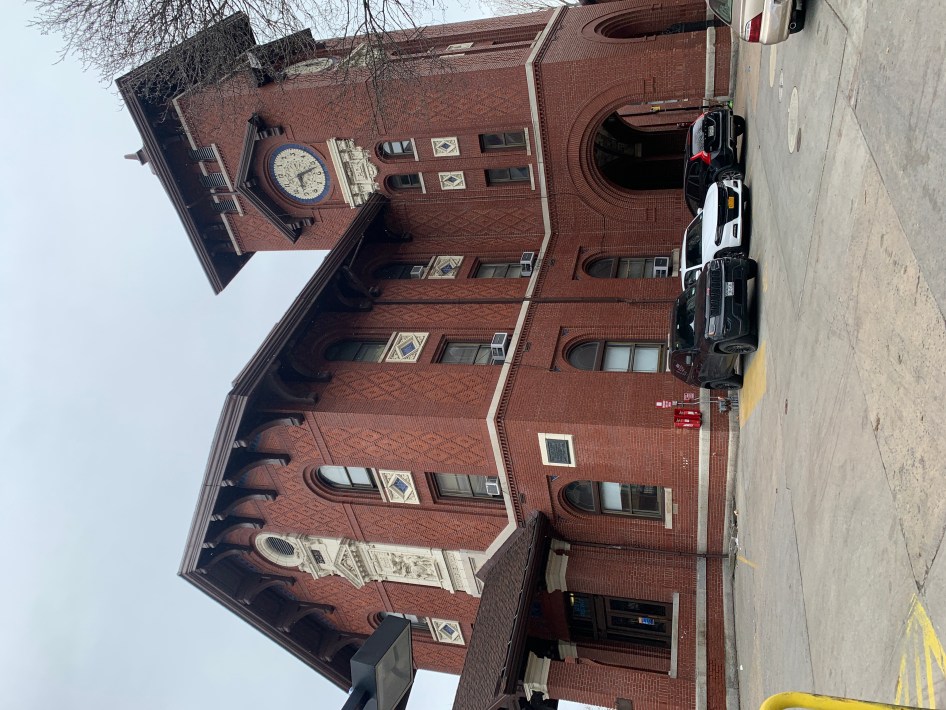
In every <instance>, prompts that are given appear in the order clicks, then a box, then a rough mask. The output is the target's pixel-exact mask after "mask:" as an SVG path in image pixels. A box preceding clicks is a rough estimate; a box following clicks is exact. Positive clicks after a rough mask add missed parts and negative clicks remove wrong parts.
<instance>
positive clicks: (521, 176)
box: [509, 167, 529, 180]
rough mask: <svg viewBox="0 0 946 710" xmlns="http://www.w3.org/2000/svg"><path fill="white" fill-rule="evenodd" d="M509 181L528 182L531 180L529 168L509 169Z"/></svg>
mask: <svg viewBox="0 0 946 710" xmlns="http://www.w3.org/2000/svg"><path fill="white" fill-rule="evenodd" d="M509 179H510V180H528V179H529V168H528V167H523V168H509Z"/></svg>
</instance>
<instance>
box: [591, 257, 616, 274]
mask: <svg viewBox="0 0 946 710" xmlns="http://www.w3.org/2000/svg"><path fill="white" fill-rule="evenodd" d="M587 272H588V275H589V276H591V277H593V278H596V279H609V278H611V275H612V274H613V273H614V259H598V260H597V261H594V262H592V263H591V264H589V265H588V269H587Z"/></svg>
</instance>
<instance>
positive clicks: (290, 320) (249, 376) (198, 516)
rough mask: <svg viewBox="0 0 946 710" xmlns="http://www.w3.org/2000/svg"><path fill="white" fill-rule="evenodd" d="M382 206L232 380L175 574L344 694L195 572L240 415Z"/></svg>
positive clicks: (349, 236)
mask: <svg viewBox="0 0 946 710" xmlns="http://www.w3.org/2000/svg"><path fill="white" fill-rule="evenodd" d="M385 202H386V199H385V198H384V196H382V195H380V194H378V193H375V194H373V195H372V196H371V197H370V198H369V199H368V201H367V202H365V203H364V204H363V205H361V207H359V208H358V214H357V215H356V216H355V219H353V220H352V222H351V224H350V225H349V227H348V229H347V230H346V231H345V233H344V234H343V235H342V236H341V238H340V239H339V241H338V243H337V245H336V246H335V248H334V249H332V250H331V251H330V252H329V253H328V255H327V256H326V257H325V260H324V261H323V262H322V264H321V265H320V266H319V268H318V269H317V270H316V272H315V274H314V275H313V276H312V278H311V279H310V280H309V282H308V283H307V284H306V285H305V287H304V288H303V289H302V291H301V292H300V293H299V295H298V296H297V297H296V299H295V300H294V301H293V303H292V305H291V306H290V307H289V310H288V311H286V313H285V315H283V317H282V318H281V319H280V320H279V321H278V322H277V323H276V325H275V326H273V329H272V330H271V331H270V333H269V335H268V336H267V337H266V339H265V340H264V341H263V344H262V345H261V346H260V348H259V349H258V350H257V351H256V354H254V355H253V357H252V358H251V359H250V361H249V363H247V365H246V367H244V368H243V371H242V372H240V374H239V375H238V376H237V378H236V379H235V380H234V381H233V387H232V389H231V390H230V393H229V394H228V395H227V398H226V400H225V401H224V406H223V411H222V412H221V414H220V421H219V423H218V425H217V431H216V432H215V433H214V440H213V444H212V447H211V451H210V457H209V459H208V461H207V467H206V469H205V471H204V479H203V482H202V483H201V487H200V494H199V496H198V500H197V507H196V509H195V511H194V517H193V519H192V521H191V528H190V531H189V533H188V536H187V543H186V547H185V549H184V556H183V558H182V560H181V566H180V569H179V570H178V574H179V575H181V576H182V577H184V578H185V579H186V580H187V581H189V582H190V583H191V584H193V585H194V586H196V587H198V588H199V589H201V590H202V591H203V592H205V593H206V594H208V595H210V596H211V597H213V598H214V599H216V600H217V601H218V602H220V603H221V604H223V605H224V606H225V607H227V608H228V609H230V611H232V612H234V613H235V614H237V615H238V616H240V617H242V618H243V619H244V620H246V621H247V622H249V623H250V624H251V625H252V626H254V627H255V628H257V629H258V630H259V631H261V632H262V633H264V634H266V635H267V636H269V637H270V638H271V639H273V640H274V641H276V642H277V643H278V644H280V645H281V646H283V647H284V648H286V649H288V650H289V651H291V652H292V653H293V654H295V655H296V656H298V657H299V658H300V659H301V660H302V661H303V662H305V663H307V664H308V665H310V666H312V667H313V668H315V669H316V670H318V671H319V672H320V673H322V675H324V676H325V677H326V678H328V679H329V680H331V681H332V682H334V683H335V684H336V685H338V686H339V687H340V688H343V689H345V690H347V689H348V687H349V683H350V680H351V679H350V678H345V677H343V676H341V675H340V674H339V672H338V670H337V669H335V668H333V667H331V666H330V665H329V664H327V663H323V662H322V661H320V660H319V659H317V658H314V657H313V656H312V654H311V653H309V652H307V651H306V649H304V648H303V647H302V646H301V645H300V644H298V643H297V642H296V641H295V640H293V639H292V638H290V637H289V635H288V634H284V633H282V632H280V631H278V630H277V629H275V628H273V627H272V626H271V625H269V624H267V623H265V622H264V621H263V620H262V619H260V618H258V617H257V616H256V615H255V614H254V613H253V612H252V610H250V609H249V608H248V607H246V606H244V605H242V604H240V603H239V602H237V601H235V600H234V599H232V598H230V597H229V596H227V595H226V594H224V593H223V592H221V591H220V590H219V589H217V588H216V587H215V586H214V585H213V584H212V583H211V582H210V581H209V580H208V578H207V577H206V576H205V575H203V574H201V573H200V572H199V570H198V567H199V561H200V556H201V552H202V550H203V547H202V545H203V543H204V541H205V539H206V536H207V528H208V526H209V524H210V522H211V516H212V514H213V511H214V506H215V504H216V502H217V496H218V494H219V492H220V491H221V486H222V484H223V481H224V474H225V473H226V470H227V465H228V462H229V459H230V456H231V454H232V452H233V450H234V449H233V442H234V440H235V439H236V437H237V433H238V430H239V427H240V421H241V419H242V418H243V414H244V410H245V409H246V406H247V403H248V402H249V400H250V397H251V395H252V394H253V392H254V390H255V389H256V387H257V386H258V385H259V384H260V382H261V381H262V380H263V378H264V377H265V376H266V374H267V373H268V372H269V369H270V367H271V365H272V364H273V363H274V362H275V360H276V358H277V357H278V356H279V355H280V353H281V352H282V350H283V349H284V348H285V347H286V344H287V343H288V342H289V340H290V339H291V338H292V337H293V335H294V334H295V333H296V331H297V330H298V328H299V327H300V326H301V325H302V324H303V323H304V322H305V320H306V318H307V317H308V316H309V314H310V312H311V309H312V307H313V306H314V305H315V302H316V300H317V299H318V298H319V296H320V295H321V294H322V292H323V291H324V289H325V288H326V286H328V285H329V284H330V283H331V280H332V278H333V277H334V276H335V274H336V272H337V271H338V270H339V268H341V266H342V264H343V263H344V262H345V260H346V259H347V258H348V256H349V255H350V254H351V252H352V251H353V250H354V249H355V248H356V247H357V245H358V244H359V242H360V240H361V238H362V236H363V235H364V232H365V230H366V229H367V228H368V227H369V226H370V225H371V223H372V221H373V220H374V219H375V218H376V217H377V215H378V214H379V212H380V211H381V208H382V206H383V205H384V203H385ZM224 490H225V489H224Z"/></svg>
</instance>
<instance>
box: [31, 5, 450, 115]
mask: <svg viewBox="0 0 946 710" xmlns="http://www.w3.org/2000/svg"><path fill="white" fill-rule="evenodd" d="M32 3H33V5H34V6H35V8H36V14H35V17H34V20H33V25H34V26H35V27H37V28H38V29H39V30H40V31H41V32H43V33H44V34H59V35H60V36H61V37H62V38H63V47H62V51H61V57H63V58H65V57H66V56H74V57H76V58H78V60H79V61H80V62H81V63H82V65H83V67H84V68H85V69H86V70H90V71H94V72H96V73H97V74H99V76H100V77H101V78H102V79H103V80H105V81H111V79H112V78H113V77H115V76H117V75H120V74H124V73H126V72H132V74H131V76H132V77H133V80H134V81H135V82H136V92H137V93H139V95H141V96H143V97H146V98H147V97H154V98H158V97H164V98H166V97H168V96H170V95H173V94H174V93H176V92H179V91H181V90H184V89H186V88H188V87H192V86H195V85H204V86H211V85H213V84H215V83H219V82H221V80H222V79H224V78H225V77H227V76H229V75H231V74H232V73H233V71H236V70H240V69H252V70H254V71H256V72H258V73H259V74H261V75H262V76H265V77H267V80H275V81H278V80H279V79H280V78H281V77H282V76H284V75H283V74H282V71H283V70H284V69H285V68H286V67H287V66H289V65H290V64H291V63H292V62H297V61H300V60H302V59H309V58H312V57H313V56H314V57H319V56H325V57H328V56H336V57H341V58H343V60H342V61H340V62H339V63H338V66H337V78H338V79H339V80H340V81H347V80H348V79H349V78H350V74H351V73H352V72H358V76H359V78H360V77H364V79H365V80H366V81H368V82H369V83H370V84H372V86H373V87H374V90H375V91H376V92H380V87H381V86H383V85H384V84H385V83H387V82H389V81H391V80H397V79H400V80H408V79H410V78H411V77H413V76H415V75H416V72H417V70H418V59H419V58H423V57H424V55H425V53H427V51H428V50H429V47H428V46H426V45H425V41H424V32H423V30H422V29H421V28H420V27H418V25H417V24H416V23H415V20H414V18H415V17H417V16H418V15H419V14H421V13H425V12H429V11H430V10H431V9H438V8H440V9H442V0H432V1H431V0H32ZM309 30H311V32H314V33H315V35H316V36H317V37H332V38H334V39H332V40H328V41H326V42H324V43H316V42H315V41H314V40H313V39H312V35H311V33H310V32H309ZM257 45H258V46H257ZM405 47H411V48H413V50H414V51H413V53H411V54H409V55H408V56H405V52H404V48H405ZM380 96H381V94H380V93H378V97H379V99H380ZM379 110H381V108H380V107H379Z"/></svg>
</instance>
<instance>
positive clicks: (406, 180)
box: [387, 173, 422, 190]
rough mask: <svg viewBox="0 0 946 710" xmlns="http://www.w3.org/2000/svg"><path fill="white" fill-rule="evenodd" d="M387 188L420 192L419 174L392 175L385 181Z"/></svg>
mask: <svg viewBox="0 0 946 710" xmlns="http://www.w3.org/2000/svg"><path fill="white" fill-rule="evenodd" d="M387 184H388V187H389V188H390V189H392V190H420V189H421V187H422V185H421V180H420V173H405V174H403V175H392V176H391V177H389V178H388V181H387Z"/></svg>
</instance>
